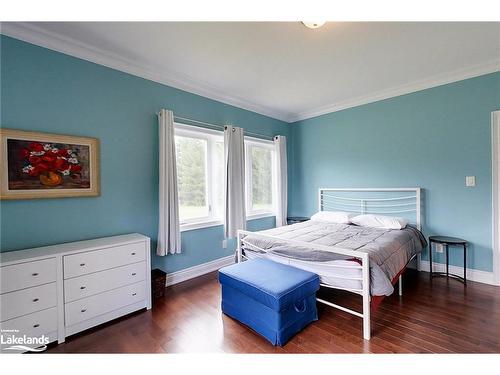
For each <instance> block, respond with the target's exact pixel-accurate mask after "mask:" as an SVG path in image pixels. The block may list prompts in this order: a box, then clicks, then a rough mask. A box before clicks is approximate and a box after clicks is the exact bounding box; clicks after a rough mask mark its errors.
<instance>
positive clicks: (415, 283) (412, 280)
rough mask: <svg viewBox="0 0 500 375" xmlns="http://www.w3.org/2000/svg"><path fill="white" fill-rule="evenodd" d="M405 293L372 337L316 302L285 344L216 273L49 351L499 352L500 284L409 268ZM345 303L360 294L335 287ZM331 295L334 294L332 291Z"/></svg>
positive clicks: (389, 303) (387, 308)
mask: <svg viewBox="0 0 500 375" xmlns="http://www.w3.org/2000/svg"><path fill="white" fill-rule="evenodd" d="M404 285H405V287H404V296H403V297H399V296H398V295H397V293H395V294H393V295H392V296H390V297H388V298H386V299H385V300H384V301H383V302H382V304H381V305H380V307H379V309H378V310H377V311H376V312H375V313H374V314H372V339H371V340H370V341H365V340H363V339H362V334H361V333H362V324H361V319H359V318H357V317H354V316H352V315H349V314H347V313H344V312H342V311H339V310H336V309H333V308H330V307H327V306H324V305H322V304H319V305H318V310H319V320H318V321H317V322H314V323H312V324H311V325H309V326H308V327H307V328H305V329H304V330H303V331H302V332H300V333H299V334H297V335H296V336H295V337H294V338H293V339H292V340H290V341H289V342H288V343H287V344H286V345H285V346H284V347H274V346H272V345H271V344H269V343H268V342H267V341H266V340H265V339H263V338H262V337H260V336H259V335H258V334H256V333H254V332H253V331H252V330H250V329H249V328H247V327H245V326H244V325H242V324H240V323H238V322H237V321H235V320H233V319H231V318H229V317H227V316H225V315H223V314H222V313H221V310H220V286H219V284H218V282H217V278H216V274H215V273H212V274H208V275H205V276H202V277H199V278H197V279H193V280H190V281H187V282H185V283H182V284H178V285H175V286H173V287H170V288H168V289H167V293H166V296H165V298H163V299H161V300H159V301H156V303H155V304H154V306H153V309H152V310H150V311H141V312H138V313H134V314H131V315H129V316H127V317H124V318H121V319H119V320H116V321H114V322H111V323H107V324H105V325H103V326H100V327H98V328H95V329H92V330H90V331H87V332H84V333H81V334H78V335H75V336H72V337H70V338H68V339H67V341H66V343H64V344H61V345H55V346H51V347H50V348H49V350H48V351H47V352H49V353H178V352H197V353H199V352H229V353H500V287H494V286H489V285H485V284H479V283H474V282H470V283H468V285H467V287H466V288H464V286H463V285H462V284H461V283H459V282H457V281H456V280H449V281H447V280H446V279H441V278H439V279H433V280H432V282H431V281H430V280H429V274H428V273H423V272H422V273H418V272H415V271H412V270H408V272H407V273H406V274H405V283H404ZM335 297H337V298H338V301H341V302H342V303H346V302H348V303H350V304H352V305H360V299H358V297H355V298H353V296H352V295H345V294H342V295H340V294H336V295H335ZM330 298H331V296H330Z"/></svg>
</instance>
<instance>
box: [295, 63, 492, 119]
mask: <svg viewBox="0 0 500 375" xmlns="http://www.w3.org/2000/svg"><path fill="white" fill-rule="evenodd" d="M498 71H500V59H497V60H493V61H489V62H487V63H483V64H479V65H474V66H472V67H469V68H465V69H460V70H455V71H451V72H448V73H444V74H440V75H435V76H432V77H429V78H426V79H423V80H419V81H414V82H411V83H408V84H405V85H401V86H398V87H393V88H390V89H387V90H381V91H378V92H375V93H373V94H369V95H363V96H358V97H356V98H352V99H347V100H342V101H340V102H337V103H334V104H330V105H325V106H321V107H318V108H316V109H312V110H309V111H304V112H300V113H298V114H296V115H294V116H290V117H287V118H286V121H287V122H297V121H302V120H307V119H310V118H313V117H317V116H321V115H325V114H328V113H332V112H337V111H341V110H343V109H348V108H353V107H357V106H360V105H363V104H369V103H373V102H378V101H380V100H384V99H389V98H394V97H396V96H401V95H405V94H410V93H412V92H417V91H421V90H425V89H429V88H432V87H437V86H441V85H445V84H448V83H453V82H458V81H462V80H464V79H468V78H473V77H478V76H482V75H484V74H489V73H495V72H498Z"/></svg>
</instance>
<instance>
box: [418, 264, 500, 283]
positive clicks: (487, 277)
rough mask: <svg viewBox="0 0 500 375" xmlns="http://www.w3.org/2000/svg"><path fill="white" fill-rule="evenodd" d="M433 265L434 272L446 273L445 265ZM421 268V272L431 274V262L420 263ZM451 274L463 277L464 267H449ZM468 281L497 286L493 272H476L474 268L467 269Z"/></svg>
mask: <svg viewBox="0 0 500 375" xmlns="http://www.w3.org/2000/svg"><path fill="white" fill-rule="evenodd" d="M432 264H433V271H434V272H446V265H445V264H443V263H435V262H432ZM420 268H421V271H424V272H429V270H430V269H429V261H428V260H422V261H420ZM449 272H450V273H454V274H456V275H458V276H462V275H463V272H464V269H463V267H458V266H449ZM467 280H471V281H476V282H478V283H483V284H490V285H497V284H495V278H494V275H493V272H487V271H481V270H475V269H472V268H467Z"/></svg>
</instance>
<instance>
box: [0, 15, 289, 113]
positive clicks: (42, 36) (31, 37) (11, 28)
mask: <svg viewBox="0 0 500 375" xmlns="http://www.w3.org/2000/svg"><path fill="white" fill-rule="evenodd" d="M0 33H1V34H4V35H7V36H9V37H12V38H15V39H19V40H22V41H25V42H28V43H31V44H35V45H38V46H41V47H45V48H48V49H51V50H54V51H57V52H61V53H64V54H67V55H70V56H74V57H77V58H80V59H83V60H87V61H90V62H93V63H96V64H99V65H103V66H106V67H108V68H112V69H116V70H119V71H122V72H125V73H128V74H131V75H134V76H138V77H141V78H145V79H147V80H150V81H154V82H157V83H161V84H164V85H167V86H171V87H174V88H177V89H180V90H183V91H187V92H190V93H193V94H196V95H200V96H203V97H206V98H209V99H213V100H216V101H219V102H222V103H225V104H229V105H232V106H235V107H238V108H242V109H246V110H249V111H252V112H256V113H259V114H261V115H264V116H268V117H272V118H275V119H278V120H281V121H286V119H287V118H288V117H290V115H291V114H290V113H285V112H282V111H277V110H275V109H273V108H270V107H266V106H262V105H259V104H256V103H253V102H250V101H248V100H245V99H243V98H240V97H237V96H234V95H228V94H227V93H224V92H223V91H222V90H220V89H218V88H216V87H214V86H212V85H210V84H208V83H206V82H200V81H199V80H198V79H194V78H191V77H189V76H188V75H185V74H182V73H177V72H172V71H168V70H165V69H163V68H162V69H161V70H160V69H158V68H154V67H152V66H148V65H146V64H138V63H136V62H134V61H132V60H130V59H127V58H124V57H122V56H119V55H117V54H115V53H112V52H108V51H104V50H102V49H99V48H96V47H93V46H91V45H88V44H86V43H82V42H80V41H78V40H76V39H73V38H69V37H67V36H64V35H60V34H57V33H54V32H51V31H48V30H45V29H43V28H41V27H39V26H36V25H33V24H31V23H27V22H2V23H0Z"/></svg>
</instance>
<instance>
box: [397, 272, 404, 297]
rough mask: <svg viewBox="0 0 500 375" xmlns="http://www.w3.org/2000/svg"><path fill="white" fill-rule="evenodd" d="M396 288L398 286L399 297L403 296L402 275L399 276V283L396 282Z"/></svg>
mask: <svg viewBox="0 0 500 375" xmlns="http://www.w3.org/2000/svg"><path fill="white" fill-rule="evenodd" d="M398 286H399V295H400V296H402V295H403V275H402V274H401V275H399V281H398Z"/></svg>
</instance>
